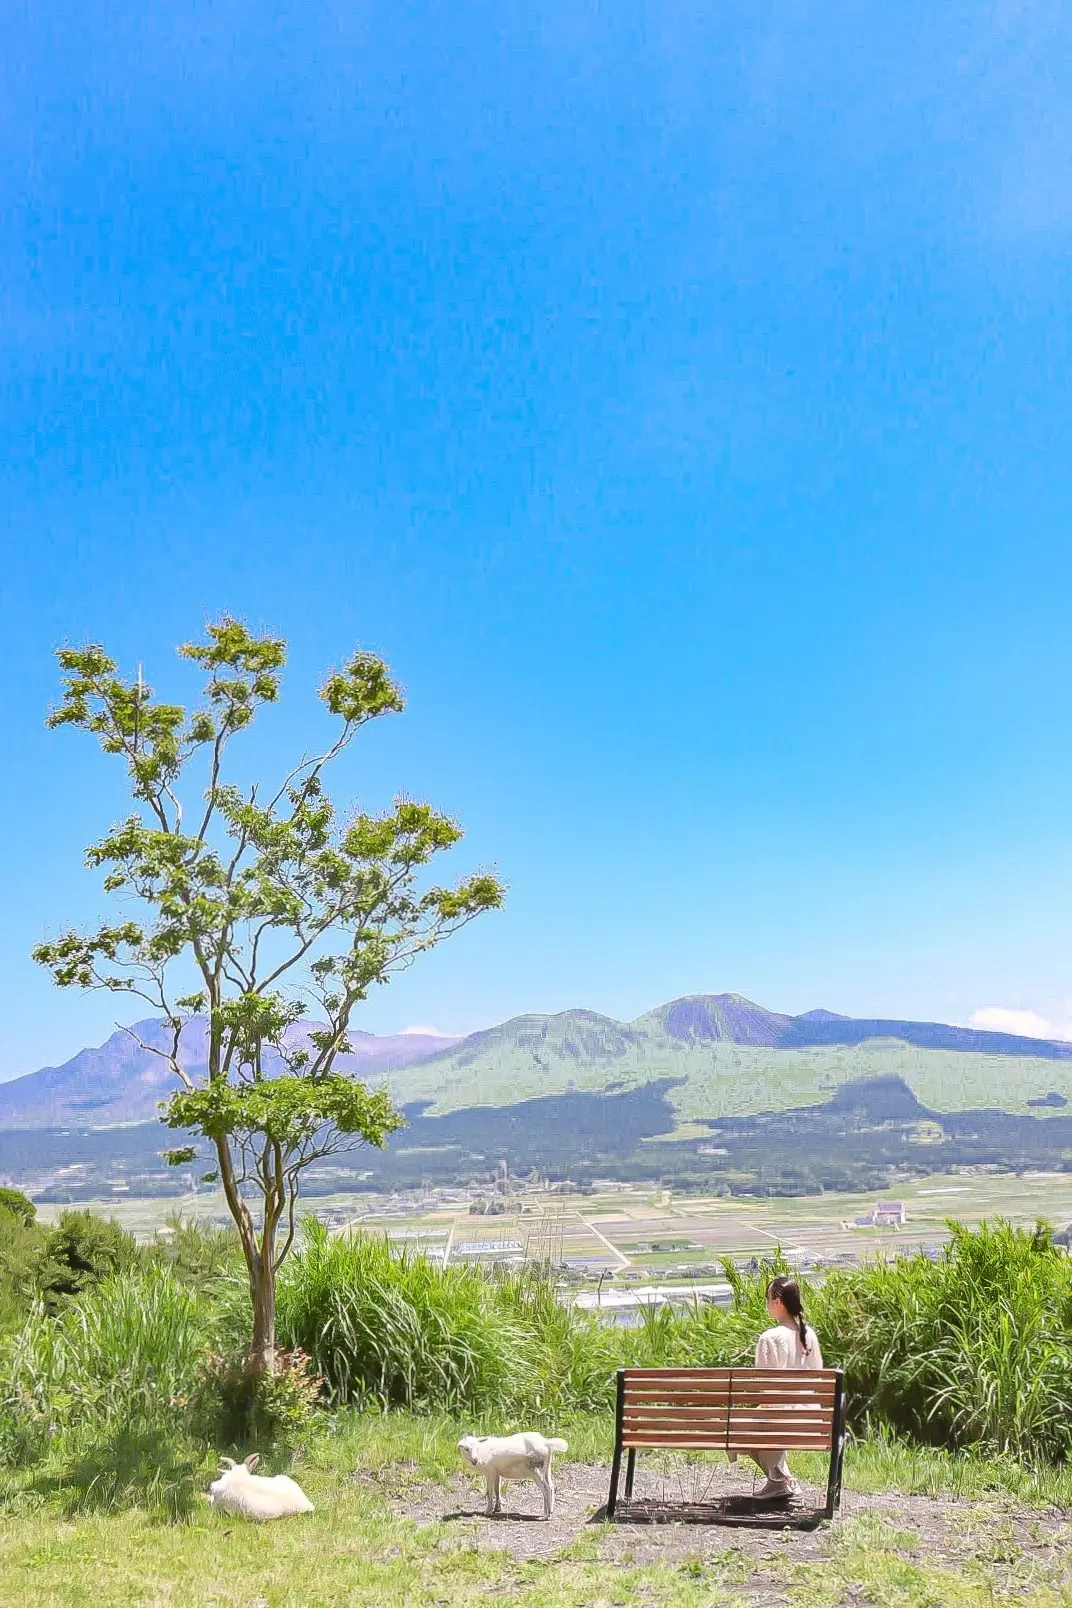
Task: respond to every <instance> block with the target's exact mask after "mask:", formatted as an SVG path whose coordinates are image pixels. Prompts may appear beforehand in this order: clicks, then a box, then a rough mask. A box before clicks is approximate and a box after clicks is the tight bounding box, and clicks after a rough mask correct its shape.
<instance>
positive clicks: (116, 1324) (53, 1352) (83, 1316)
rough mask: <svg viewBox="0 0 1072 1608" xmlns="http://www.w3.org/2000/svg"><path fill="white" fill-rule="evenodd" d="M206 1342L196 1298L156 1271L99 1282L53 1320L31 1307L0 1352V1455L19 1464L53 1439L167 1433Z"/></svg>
mask: <svg viewBox="0 0 1072 1608" xmlns="http://www.w3.org/2000/svg"><path fill="white" fill-rule="evenodd" d="M205 1333H206V1321H205V1314H204V1312H203V1311H202V1309H201V1308H200V1306H199V1304H198V1301H197V1298H196V1296H195V1295H194V1294H193V1293H192V1292H191V1291H189V1290H187V1289H185V1288H184V1287H183V1286H182V1285H181V1284H179V1283H178V1281H177V1280H176V1279H174V1278H173V1277H172V1276H171V1274H169V1273H168V1272H167V1271H166V1270H163V1269H159V1268H152V1269H149V1270H147V1271H145V1272H139V1273H136V1274H127V1275H120V1276H117V1277H116V1278H113V1279H109V1280H106V1281H105V1282H104V1283H102V1284H100V1285H97V1286H96V1287H95V1288H93V1289H92V1290H91V1291H88V1292H87V1293H86V1294H85V1295H83V1296H82V1297H81V1298H80V1299H79V1300H77V1301H73V1302H71V1303H70V1305H69V1306H68V1307H67V1308H65V1309H64V1311H63V1312H62V1313H61V1314H60V1316H59V1317H51V1316H49V1315H48V1314H47V1313H46V1312H45V1311H44V1309H43V1308H42V1307H38V1308H37V1309H36V1310H35V1311H34V1312H33V1313H32V1314H31V1316H30V1318H29V1319H28V1321H27V1322H26V1323H25V1324H24V1325H23V1327H22V1328H21V1329H20V1330H18V1331H17V1332H16V1333H15V1334H14V1335H12V1336H10V1337H9V1339H8V1340H7V1342H6V1345H5V1347H4V1351H3V1355H2V1363H0V1366H2V1375H0V1446H2V1447H3V1450H4V1451H5V1452H6V1453H7V1456H8V1458H9V1459H11V1460H15V1461H19V1460H25V1459H32V1458H34V1457H35V1456H38V1455H40V1453H41V1452H42V1450H44V1449H45V1448H46V1447H47V1446H48V1445H49V1444H50V1443H51V1442H53V1441H55V1440H56V1439H57V1438H64V1437H66V1438H68V1439H77V1438H88V1439H91V1440H92V1439H94V1438H99V1437H101V1436H108V1435H110V1434H113V1433H114V1432H116V1431H118V1430H121V1429H125V1428H130V1427H132V1426H137V1427H138V1428H139V1429H145V1428H146V1427H148V1426H152V1425H161V1426H164V1427H168V1426H173V1424H174V1421H175V1416H176V1408H175V1401H176V1399H177V1398H179V1397H181V1396H182V1395H183V1394H184V1393H185V1392H186V1391H187V1390H188V1389H189V1388H190V1385H191V1383H192V1381H193V1378H194V1374H195V1370H196V1367H197V1362H198V1358H199V1356H200V1354H201V1350H202V1347H203V1345H204V1341H205Z"/></svg>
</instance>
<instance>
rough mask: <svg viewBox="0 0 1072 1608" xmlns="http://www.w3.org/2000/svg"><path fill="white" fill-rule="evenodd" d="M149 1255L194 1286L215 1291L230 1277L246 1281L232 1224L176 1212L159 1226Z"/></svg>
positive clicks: (150, 1258)
mask: <svg viewBox="0 0 1072 1608" xmlns="http://www.w3.org/2000/svg"><path fill="white" fill-rule="evenodd" d="M146 1259H147V1260H148V1261H150V1262H155V1263H156V1264H157V1265H158V1266H160V1267H166V1268H169V1269H170V1270H171V1272H172V1273H174V1275H175V1277H176V1278H177V1279H179V1280H180V1282H181V1283H183V1284H185V1285H187V1286H188V1287H189V1288H190V1289H192V1290H199V1291H202V1292H206V1293H208V1292H214V1291H215V1290H216V1289H217V1287H218V1286H220V1285H222V1284H223V1283H225V1282H226V1281H228V1280H238V1281H239V1282H240V1283H241V1284H242V1285H243V1286H245V1284H246V1282H247V1278H246V1269H245V1263H244V1262H243V1260H242V1251H241V1247H240V1245H239V1242H238V1235H237V1233H236V1232H235V1230H234V1229H233V1228H216V1227H214V1226H213V1224H211V1223H205V1222H199V1221H198V1220H197V1219H195V1218H189V1217H183V1216H182V1215H181V1214H180V1213H179V1212H173V1213H171V1215H170V1216H169V1217H168V1218H167V1220H166V1222H165V1224H164V1226H163V1228H158V1229H157V1231H156V1233H155V1234H154V1236H153V1239H152V1241H151V1243H150V1244H149V1246H148V1248H147V1250H146Z"/></svg>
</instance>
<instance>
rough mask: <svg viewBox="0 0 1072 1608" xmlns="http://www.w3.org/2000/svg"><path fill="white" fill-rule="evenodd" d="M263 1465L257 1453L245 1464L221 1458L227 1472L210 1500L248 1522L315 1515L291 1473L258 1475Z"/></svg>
mask: <svg viewBox="0 0 1072 1608" xmlns="http://www.w3.org/2000/svg"><path fill="white" fill-rule="evenodd" d="M259 1462H260V1457H259V1456H258V1455H257V1453H256V1452H253V1453H251V1454H250V1456H249V1457H247V1458H246V1460H245V1462H244V1463H236V1462H234V1460H233V1459H232V1458H230V1457H221V1458H220V1463H221V1465H222V1467H223V1473H222V1474H221V1475H220V1477H219V1479H218V1480H213V1482H212V1484H211V1485H210V1486H209V1488H208V1499H209V1501H210V1502H211V1503H212V1506H213V1507H214V1508H219V1509H220V1510H221V1512H224V1513H237V1514H238V1515H239V1516H240V1517H241V1518H244V1519H256V1520H257V1522H258V1523H261V1524H263V1523H264V1522H265V1521H266V1520H267V1519H285V1518H288V1517H289V1516H290V1514H292V1513H312V1512H313V1504H312V1503H311V1502H310V1500H309V1498H308V1497H307V1496H306V1494H305V1492H304V1491H303V1490H302V1489H301V1487H300V1486H299V1485H297V1484H296V1483H295V1482H294V1480H292V1479H291V1478H290V1476H289V1475H288V1474H273V1475H271V1476H270V1477H269V1476H267V1475H264V1474H254V1472H253V1470H254V1469H255V1468H256V1466H257V1464H258V1463H259Z"/></svg>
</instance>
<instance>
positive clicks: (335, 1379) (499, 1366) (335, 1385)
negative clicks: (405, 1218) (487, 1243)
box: [277, 1222, 537, 1412]
mask: <svg viewBox="0 0 1072 1608" xmlns="http://www.w3.org/2000/svg"><path fill="white" fill-rule="evenodd" d="M277 1321H278V1331H279V1338H280V1341H281V1343H282V1344H283V1345H285V1346H287V1347H290V1348H292V1349H296V1350H301V1351H304V1352H306V1354H307V1355H308V1356H309V1357H311V1358H312V1361H313V1364H314V1366H315V1368H316V1370H317V1372H318V1373H319V1374H320V1375H321V1377H322V1378H323V1379H324V1380H325V1381H326V1382H327V1385H328V1387H329V1389H330V1391H331V1393H332V1395H333V1397H334V1398H335V1400H336V1401H339V1402H352V1403H359V1404H365V1403H368V1402H375V1403H377V1404H379V1405H381V1406H384V1407H418V1408H425V1409H426V1408H432V1407H441V1408H443V1409H444V1410H446V1411H448V1412H450V1411H456V1410H458V1409H460V1408H462V1407H470V1408H475V1409H477V1410H484V1409H490V1408H501V1407H504V1406H506V1405H507V1404H508V1403H511V1402H514V1401H517V1400H520V1399H525V1398H526V1397H527V1396H530V1395H532V1394H533V1393H534V1392H535V1387H536V1383H537V1380H536V1373H535V1370H534V1367H533V1361H532V1355H531V1353H532V1347H531V1344H530V1337H529V1335H528V1333H527V1331H526V1328H525V1324H524V1322H523V1319H522V1318H521V1316H520V1315H519V1314H518V1313H517V1312H515V1311H514V1310H512V1309H511V1306H510V1304H509V1303H507V1302H504V1301H502V1300H501V1299H498V1298H497V1294H496V1289H495V1286H494V1284H493V1283H492V1282H491V1281H489V1280H488V1279H487V1278H485V1276H484V1274H483V1273H482V1272H481V1271H480V1269H479V1268H474V1267H449V1268H446V1269H442V1268H439V1267H436V1266H434V1265H433V1264H432V1263H431V1262H429V1261H428V1260H427V1259H426V1258H425V1257H424V1256H420V1255H412V1254H409V1253H408V1252H407V1253H404V1254H403V1255H401V1256H395V1255H394V1254H393V1253H392V1251H391V1248H390V1246H389V1245H388V1243H387V1241H386V1240H380V1239H372V1238H367V1237H365V1236H362V1235H353V1236H346V1237H341V1238H331V1237H330V1236H329V1235H328V1233H327V1231H326V1230H325V1229H324V1228H323V1227H322V1226H321V1225H319V1224H318V1223H316V1222H310V1223H309V1224H308V1225H307V1227H306V1244H305V1247H304V1249H303V1250H301V1251H300V1252H299V1253H298V1254H297V1255H296V1256H294V1257H292V1258H291V1260H290V1261H289V1262H288V1263H287V1264H286V1267H285V1270H284V1272H283V1274H282V1275H281V1277H280V1282H279V1288H278V1291H277Z"/></svg>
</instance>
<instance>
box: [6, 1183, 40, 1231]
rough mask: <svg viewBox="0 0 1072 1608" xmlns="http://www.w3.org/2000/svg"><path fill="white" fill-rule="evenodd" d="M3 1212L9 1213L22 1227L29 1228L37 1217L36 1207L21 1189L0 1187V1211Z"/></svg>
mask: <svg viewBox="0 0 1072 1608" xmlns="http://www.w3.org/2000/svg"><path fill="white" fill-rule="evenodd" d="M3 1212H9V1213H11V1214H12V1215H13V1216H14V1217H16V1218H17V1219H18V1221H19V1222H20V1223H21V1224H22V1226H23V1227H24V1228H29V1226H30V1224H31V1223H32V1222H34V1221H35V1219H36V1217H37V1207H36V1206H35V1205H34V1203H33V1201H32V1200H31V1199H30V1197H29V1195H24V1194H23V1193H22V1190H21V1189H0V1213H3Z"/></svg>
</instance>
